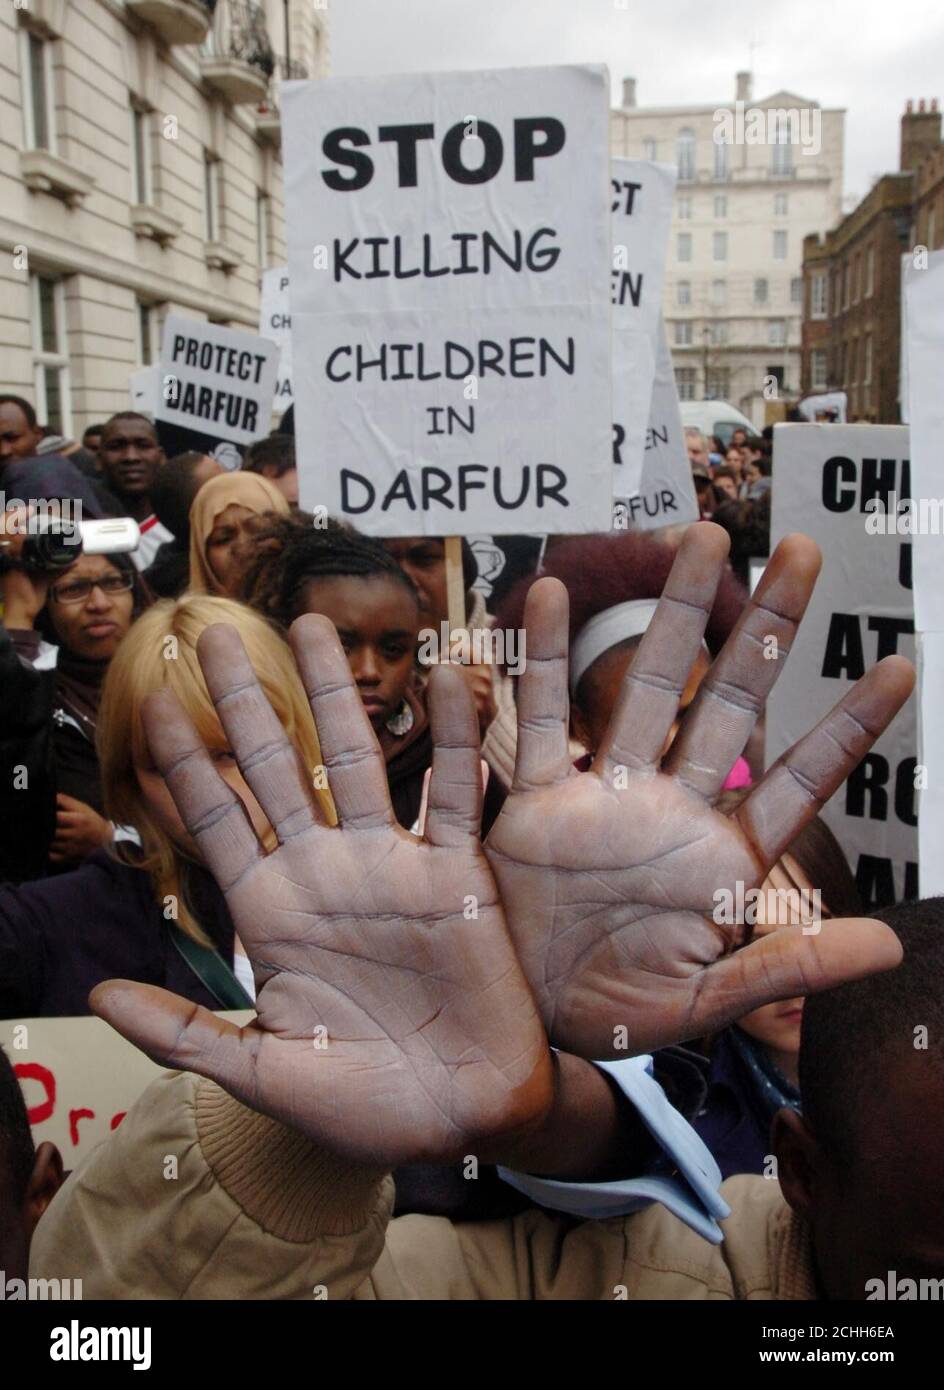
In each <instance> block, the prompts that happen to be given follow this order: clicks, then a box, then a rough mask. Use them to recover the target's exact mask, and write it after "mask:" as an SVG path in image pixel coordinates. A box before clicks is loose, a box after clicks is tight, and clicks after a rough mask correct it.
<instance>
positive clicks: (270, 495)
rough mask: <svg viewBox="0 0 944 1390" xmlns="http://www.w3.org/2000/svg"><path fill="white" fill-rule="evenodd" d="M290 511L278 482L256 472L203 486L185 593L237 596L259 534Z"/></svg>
mask: <svg viewBox="0 0 944 1390" xmlns="http://www.w3.org/2000/svg"><path fill="white" fill-rule="evenodd" d="M290 511H291V508H290V507H289V504H288V502H287V501H286V499H285V497H284V496H283V495H282V493H281V492H280V491H279V489H278V488H277V487H276V486H275V484H274V483H271V482H270V481H269V479H268V478H263V477H262V476H261V475H260V474H258V473H223V474H222V475H221V476H220V477H218V478H211V479H210V481H209V482H207V483H204V485H203V487H201V489H200V491H199V492H198V493H197V495H196V497H195V498H194V500H193V506H192V507H191V508H190V587H189V589H188V590H187V592H188V593H191V594H218V595H222V596H224V597H227V598H235V597H236V595H237V593H238V590H239V587H240V585H241V583H242V580H243V578H244V576H245V574H246V571H247V569H248V568H249V565H250V563H251V561H252V560H253V559H254V557H255V555H256V554H257V550H258V545H257V541H258V536H259V533H260V531H262V530H264V529H265V527H266V526H267V524H269V523H271V521H272V519H273V517H277V516H288V515H289V513H290Z"/></svg>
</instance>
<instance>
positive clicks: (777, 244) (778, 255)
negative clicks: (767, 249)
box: [774, 231, 787, 261]
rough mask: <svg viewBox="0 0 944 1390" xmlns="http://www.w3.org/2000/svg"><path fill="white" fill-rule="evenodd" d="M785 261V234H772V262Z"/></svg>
mask: <svg viewBox="0 0 944 1390" xmlns="http://www.w3.org/2000/svg"><path fill="white" fill-rule="evenodd" d="M786 259H787V234H786V232H783V231H779V232H774V260H775V261H785V260H786Z"/></svg>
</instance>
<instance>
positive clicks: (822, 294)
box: [810, 272, 829, 319]
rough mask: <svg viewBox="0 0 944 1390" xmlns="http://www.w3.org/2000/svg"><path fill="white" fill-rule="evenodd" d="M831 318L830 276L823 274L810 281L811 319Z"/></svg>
mask: <svg viewBox="0 0 944 1390" xmlns="http://www.w3.org/2000/svg"><path fill="white" fill-rule="evenodd" d="M828 317H829V276H828V275H827V274H826V273H825V272H823V273H822V274H819V275H814V276H813V277H812V278H811V280H810V318H813V319H825V318H828Z"/></svg>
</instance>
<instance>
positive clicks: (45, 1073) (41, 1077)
mask: <svg viewBox="0 0 944 1390" xmlns="http://www.w3.org/2000/svg"><path fill="white" fill-rule="evenodd" d="M13 1070H14V1072H15V1073H16V1075H17V1076H18V1077H19V1079H20V1080H21V1081H38V1082H39V1084H40V1086H43V1087H45V1090H46V1099H45V1100H43V1101H40V1103H39V1105H34V1106H32V1107H31V1108H30V1109H29V1110H27V1112H26V1117H27V1119H28V1120H29V1122H30V1124H31V1125H41V1124H42V1123H43V1121H44V1120H48V1119H49V1117H50V1115H51V1114H52V1113H53V1111H54V1110H55V1108H56V1078H55V1077H54V1076H53V1074H52V1072H51V1071H50V1070H49V1068H48V1067H42V1066H40V1064H39V1063H38V1062H14V1064H13Z"/></svg>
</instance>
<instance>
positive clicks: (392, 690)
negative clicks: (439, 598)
mask: <svg viewBox="0 0 944 1390" xmlns="http://www.w3.org/2000/svg"><path fill="white" fill-rule="evenodd" d="M299 613H321V614H323V615H324V617H326V618H330V619H331V621H332V622H333V623H334V625H335V627H336V628H337V630H338V637H339V638H340V639H341V645H342V646H343V648H344V651H345V653H346V655H347V659H348V662H349V663H350V667H351V672H352V674H353V676H354V680H355V682H356V683H357V688H358V691H359V692H360V697H361V699H362V700H363V702H364V708H365V709H366V711H367V717H368V718H369V720H370V722H371V724H372V725H373V727H374V729H375V730H378V729H380V728H382V727H383V725H384V724H385V723H386V722H387V720H388V719H389V718H390V717H391V715H394V714H396V713H397V711H398V709H399V708H400V704H401V702H402V700H403V695H404V692H405V691H406V688H407V685H408V683H409V680H410V675H411V673H412V671H413V659H414V655H415V652H416V633H417V629H418V627H419V605H418V603H417V601H416V599H415V598H413V597H412V596H411V594H410V592H409V590H408V589H407V587H406V585H405V584H402V583H401V582H400V581H399V580H398V579H394V578H392V577H388V576H387V575H368V576H364V577H360V576H357V577H351V578H348V577H342V576H337V577H333V578H330V579H310V580H309V581H308V583H307V584H306V585H305V589H304V598H303V602H302V607H301V608H300V610H299Z"/></svg>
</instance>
